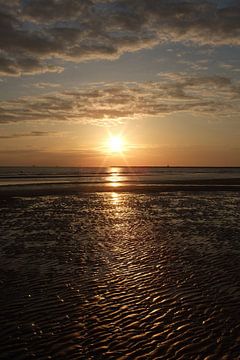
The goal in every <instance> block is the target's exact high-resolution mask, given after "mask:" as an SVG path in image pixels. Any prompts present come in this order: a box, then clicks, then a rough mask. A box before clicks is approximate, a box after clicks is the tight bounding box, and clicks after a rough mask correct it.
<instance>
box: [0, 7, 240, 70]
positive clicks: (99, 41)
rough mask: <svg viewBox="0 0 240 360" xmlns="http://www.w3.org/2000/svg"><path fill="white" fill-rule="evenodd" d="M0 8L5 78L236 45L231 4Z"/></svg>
mask: <svg viewBox="0 0 240 360" xmlns="http://www.w3.org/2000/svg"><path fill="white" fill-rule="evenodd" d="M9 3H10V5H9ZM0 5H1V11H0V44H1V49H2V50H1V53H0V72H1V73H2V74H5V75H19V74H21V73H27V74H28V73H32V74H33V73H36V72H45V71H60V69H59V68H58V67H54V66H52V67H51V66H50V65H49V64H48V63H47V61H48V60H49V59H53V58H55V59H63V60H69V61H75V62H79V61H85V60H89V59H115V58H117V57H119V56H120V55H121V54H123V53H124V52H129V51H137V50H139V49H143V48H148V47H153V46H154V45H156V44H159V43H163V42H184V43H194V44H213V45H222V44H228V45H238V44H239V42H240V40H239V39H240V37H239V35H240V33H239V30H240V25H239V14H240V5H239V3H237V2H236V3H231V6H226V7H223V8H219V7H217V5H214V2H213V1H210V0H203V1H201V2H200V1H197V0H192V1H189V0H178V1H176V0H131V1H130V0H112V1H111V0H109V1H107V0H82V1H78V0H28V1H24V2H19V1H11V2H5V1H0Z"/></svg>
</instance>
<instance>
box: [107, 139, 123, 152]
mask: <svg viewBox="0 0 240 360" xmlns="http://www.w3.org/2000/svg"><path fill="white" fill-rule="evenodd" d="M108 149H109V151H110V152H112V153H120V152H123V150H124V141H123V138H122V137H121V136H111V137H110V138H109V140H108Z"/></svg>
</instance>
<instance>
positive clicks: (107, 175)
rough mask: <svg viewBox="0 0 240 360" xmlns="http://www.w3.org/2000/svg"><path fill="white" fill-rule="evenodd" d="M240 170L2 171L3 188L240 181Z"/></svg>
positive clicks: (57, 169)
mask: <svg viewBox="0 0 240 360" xmlns="http://www.w3.org/2000/svg"><path fill="white" fill-rule="evenodd" d="M238 178H240V167H169V166H168V167H140V166H138V167H118V166H112V167H102V168H100V167H38V166H32V167H0V186H3V185H27V184H31V185H35V184H53V183H56V184H62V183H63V184H67V183H68V184H78V183H79V184H103V185H104V184H115V185H117V184H126V183H127V184H164V183H166V184H169V183H173V184H174V183H176V182H186V181H202V180H216V179H222V180H224V179H238Z"/></svg>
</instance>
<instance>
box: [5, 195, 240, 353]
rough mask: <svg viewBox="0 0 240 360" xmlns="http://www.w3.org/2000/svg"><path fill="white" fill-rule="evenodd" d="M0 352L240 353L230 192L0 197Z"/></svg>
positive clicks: (237, 203)
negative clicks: (1, 198)
mask: <svg viewBox="0 0 240 360" xmlns="http://www.w3.org/2000/svg"><path fill="white" fill-rule="evenodd" d="M0 249H1V251H0V274H1V279H0V306H1V315H0V329H1V330H0V349H1V351H0V358H1V359H15V360H20V359H21V360H22V359H41V360H43V359H76V360H77V359H80V360H88V359H92V360H95V359H96V360H100V359H111V360H114V359H118V360H127V359H136V360H146V359H166V360H170V359H194V360H195V359H199V360H200V359H205V360H210V359H216V360H219V359H225V360H226V359H229V360H233V359H239V358H240V306H239V305H240V197H239V192H238V191H235V192H231V191H228V192H224V191H214V192H198V191H189V192H182V191H179V192H177V191H176V192H161V193H160V192H157V191H155V192H153V193H150V192H147V193H145V192H142V193H141V192H138V193H133V192H114V191H112V192H95V193H94V192H93V193H82V194H79V195H57V196H53V195H51V196H38V197H18V198H11V199H3V200H1V201H0Z"/></svg>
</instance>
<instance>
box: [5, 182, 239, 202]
mask: <svg viewBox="0 0 240 360" xmlns="http://www.w3.org/2000/svg"><path fill="white" fill-rule="evenodd" d="M178 191H186V192H196V191H200V192H202V191H203V192H212V191H234V192H236V191H240V179H205V180H189V181H177V180H175V181H171V182H165V183H164V182H163V183H157V184H156V183H149V182H148V183H131V182H127V183H117V184H116V183H101V182H100V183H93V184H90V183H47V184H46V183H45V184H23V185H1V186H0V200H3V199H9V198H13V197H24V196H29V197H34V196H47V195H76V194H79V193H93V192H152V193H155V192H178Z"/></svg>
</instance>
